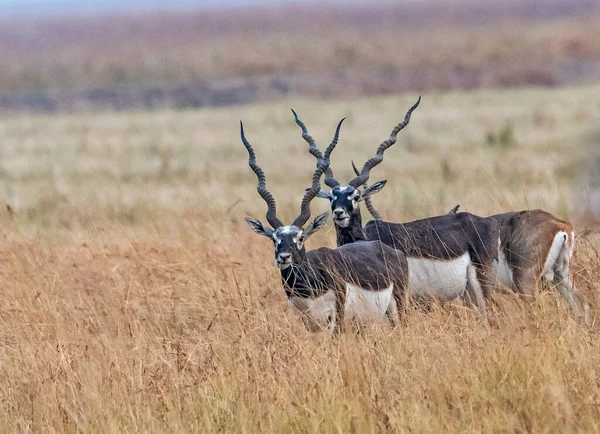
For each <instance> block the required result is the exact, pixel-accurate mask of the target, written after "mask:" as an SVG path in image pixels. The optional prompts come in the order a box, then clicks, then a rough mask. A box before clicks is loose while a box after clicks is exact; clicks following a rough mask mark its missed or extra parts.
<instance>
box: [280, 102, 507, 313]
mask: <svg viewBox="0 0 600 434" xmlns="http://www.w3.org/2000/svg"><path fill="white" fill-rule="evenodd" d="M420 101H421V98H419V100H418V101H417V102H416V103H415V104H414V105H413V106H412V107H411V108H410V109H409V110H408V112H407V114H406V116H405V119H404V121H403V122H401V123H399V124H398V125H397V126H396V127H395V128H394V129H393V130H392V133H391V135H390V137H389V139H387V140H385V141H384V142H382V143H381V144H380V145H379V147H378V149H377V153H376V156H375V157H373V158H371V159H369V160H368V161H367V162H366V163H365V164H364V166H363V168H362V170H361V171H360V172H359V173H357V176H356V177H355V178H354V179H352V180H351V181H350V182H349V183H348V185H347V186H341V185H340V183H339V181H337V180H336V179H335V177H334V175H333V171H332V170H331V168H329V169H328V170H327V171H326V174H325V184H326V185H328V186H329V187H330V188H331V190H328V191H325V190H321V191H320V192H319V197H321V198H327V199H329V201H330V202H331V210H332V213H333V221H334V223H335V227H336V236H337V243H338V246H345V245H352V243H355V242H357V241H365V240H380V241H382V242H383V243H384V244H387V245H389V246H391V247H393V248H394V249H397V250H400V251H402V252H403V253H404V254H405V255H406V257H407V261H408V272H409V278H408V287H409V294H411V295H414V296H416V297H417V298H426V299H438V300H441V301H450V300H454V299H456V298H459V297H462V296H463V295H464V293H465V289H466V293H467V294H468V296H469V298H470V299H471V301H472V302H473V303H474V304H475V305H476V306H477V307H478V309H479V310H480V312H481V313H482V314H483V316H484V318H485V316H486V308H485V298H484V290H483V289H482V287H484V288H487V286H488V279H489V276H490V275H491V267H492V261H493V260H496V259H497V257H498V244H499V240H498V237H499V230H498V223H497V222H496V221H495V220H493V219H488V218H482V217H478V216H476V215H473V214H468V213H460V214H459V215H454V214H448V215H443V216H438V217H431V218H427V219H422V220H417V221H413V222H408V223H391V222H385V221H381V220H380V219H378V220H375V221H370V222H368V223H367V224H366V226H365V227H364V228H363V226H362V217H361V212H360V206H359V204H360V202H362V201H365V200H367V201H368V200H369V198H370V197H371V196H372V195H374V194H376V193H377V192H379V191H380V190H381V189H382V188H383V186H384V185H385V183H386V181H380V182H377V183H375V184H373V185H371V186H370V187H368V188H365V190H364V191H361V190H360V187H361V186H362V185H365V184H366V182H367V181H368V179H369V172H370V170H371V169H372V168H373V167H375V166H376V165H378V164H379V163H381V162H382V161H383V153H384V151H385V150H386V149H387V148H389V147H390V146H392V145H393V144H394V143H396V139H397V134H398V132H399V131H401V130H402V129H403V128H404V127H405V126H406V125H408V123H409V121H410V116H411V113H412V112H413V110H414V109H415V108H417V106H418V105H419V102H420ZM292 112H293V110H292ZM293 113H294V117H295V119H296V123H297V124H298V125H299V126H300V128H301V129H302V137H303V138H304V140H305V141H306V142H307V143H308V150H309V152H310V153H311V154H312V155H313V156H314V157H316V158H317V161H320V159H321V158H322V153H321V151H320V150H319V149H318V148H317V146H316V143H315V140H314V139H313V138H312V137H311V136H310V135H309V134H308V130H307V128H306V126H305V125H304V123H303V122H302V121H301V120H300V119H299V117H298V115H297V114H296V112H293ZM367 204H369V202H367Z"/></svg>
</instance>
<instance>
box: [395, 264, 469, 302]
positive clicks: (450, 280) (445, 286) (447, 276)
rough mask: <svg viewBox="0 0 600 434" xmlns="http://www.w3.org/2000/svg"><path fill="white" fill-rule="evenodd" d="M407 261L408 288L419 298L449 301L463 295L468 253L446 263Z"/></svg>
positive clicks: (465, 283)
mask: <svg viewBox="0 0 600 434" xmlns="http://www.w3.org/2000/svg"><path fill="white" fill-rule="evenodd" d="M406 259H407V261H408V288H409V291H410V293H411V295H413V296H416V297H419V298H435V299H438V300H441V301H451V300H455V299H456V298H458V297H460V296H462V295H463V293H464V291H465V288H466V285H467V268H468V267H469V265H470V264H471V258H470V257H469V254H468V253H465V254H464V255H462V256H460V257H458V258H456V259H451V260H448V261H444V260H436V259H425V258H406Z"/></svg>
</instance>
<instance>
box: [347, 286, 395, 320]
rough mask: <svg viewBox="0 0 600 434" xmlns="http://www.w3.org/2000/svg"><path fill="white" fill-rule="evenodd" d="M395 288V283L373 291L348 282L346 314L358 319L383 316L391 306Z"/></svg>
mask: <svg viewBox="0 0 600 434" xmlns="http://www.w3.org/2000/svg"><path fill="white" fill-rule="evenodd" d="M393 290H394V285H393V284H392V285H390V287H389V288H386V289H384V290H381V291H371V290H368V289H363V288H360V287H358V286H356V285H352V284H351V283H347V284H346V306H345V309H346V316H347V317H348V318H354V319H357V320H365V319H378V318H381V317H382V316H383V315H385V312H386V311H387V310H388V307H389V306H390V303H391V301H392V292H393Z"/></svg>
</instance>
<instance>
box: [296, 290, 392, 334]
mask: <svg viewBox="0 0 600 434" xmlns="http://www.w3.org/2000/svg"><path fill="white" fill-rule="evenodd" d="M393 289H394V286H393V285H390V287H389V288H386V289H384V290H382V291H370V290H366V289H362V288H360V287H358V286H356V285H352V284H350V283H348V284H346V305H345V311H346V318H351V319H354V320H357V321H364V320H374V319H380V318H382V317H383V316H384V315H385V313H386V311H387V310H388V308H389V307H390V303H391V302H392V292H393ZM288 303H289V304H290V306H291V307H293V308H295V309H297V310H298V311H299V312H300V313H301V314H302V321H304V324H305V325H306V328H307V329H308V330H309V331H311V332H315V331H319V330H324V329H330V330H333V328H334V327H335V293H334V292H333V291H327V292H326V293H325V294H323V295H321V296H320V297H317V298H301V297H290V298H289V299H288Z"/></svg>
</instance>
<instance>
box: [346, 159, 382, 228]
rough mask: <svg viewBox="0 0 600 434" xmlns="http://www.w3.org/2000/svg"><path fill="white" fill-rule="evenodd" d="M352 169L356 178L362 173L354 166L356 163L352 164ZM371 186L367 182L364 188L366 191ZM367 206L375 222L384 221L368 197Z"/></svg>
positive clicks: (366, 199)
mask: <svg viewBox="0 0 600 434" xmlns="http://www.w3.org/2000/svg"><path fill="white" fill-rule="evenodd" d="M352 168H353V169H354V173H356V176H359V175H360V172H359V171H358V168H357V167H356V166H355V165H354V161H353V162H352ZM368 187H369V186H368V185H367V183H366V182H365V183H364V184H363V188H364V190H363V191H365V190H366V189H367V188H368ZM365 205H367V209H368V210H369V213H370V214H371V216H372V217H373V218H374V219H375V220H382V218H381V214H379V212H378V211H377V210H376V209H375V207H374V206H373V201H372V200H371V198H370V197H366V198H365Z"/></svg>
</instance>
